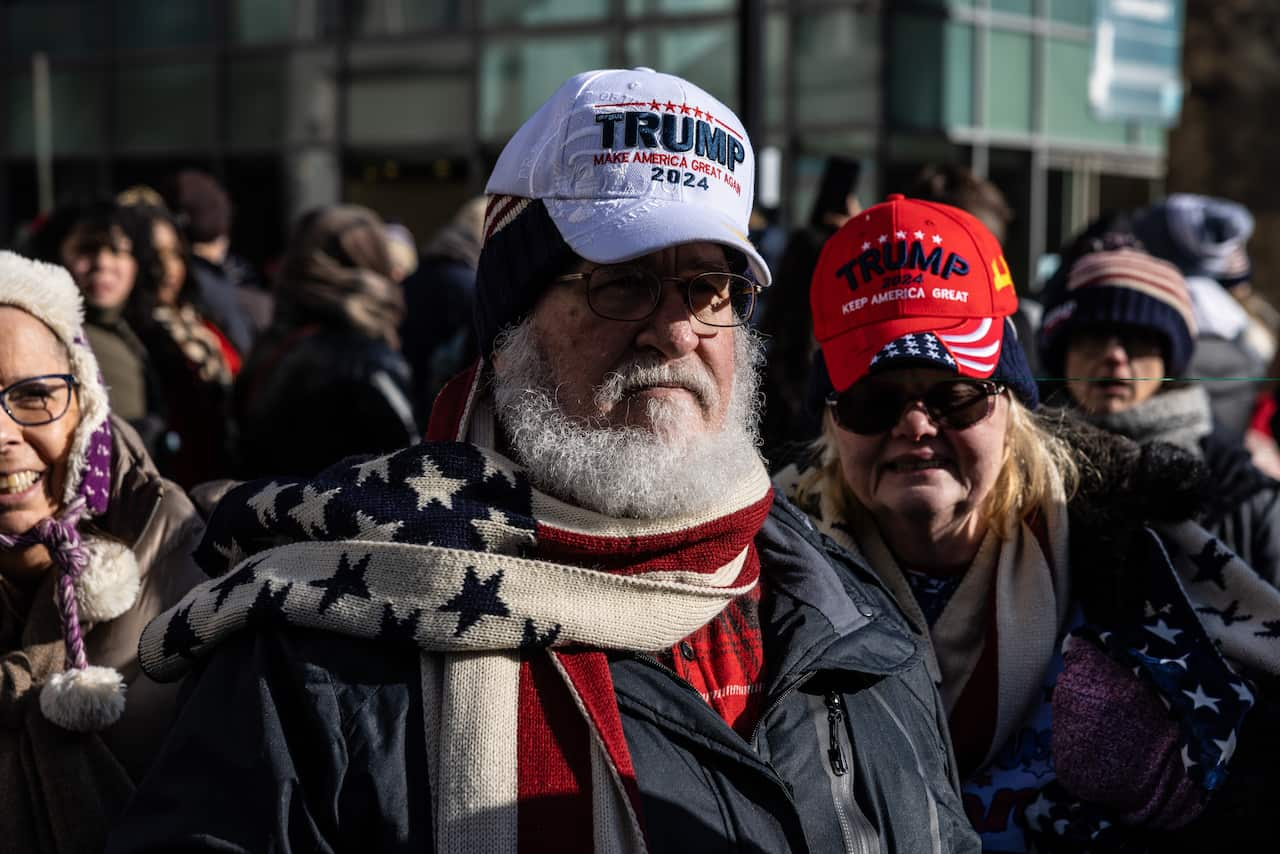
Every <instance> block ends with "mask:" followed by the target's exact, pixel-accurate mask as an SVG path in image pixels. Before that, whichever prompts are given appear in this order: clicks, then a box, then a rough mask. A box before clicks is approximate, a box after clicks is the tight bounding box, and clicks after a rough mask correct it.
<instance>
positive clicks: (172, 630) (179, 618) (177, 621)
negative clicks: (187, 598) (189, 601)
mask: <svg viewBox="0 0 1280 854" xmlns="http://www.w3.org/2000/svg"><path fill="white" fill-rule="evenodd" d="M191 608H192V606H191V605H188V606H187V607H185V608H179V609H177V610H176V611H174V614H173V619H172V620H170V621H169V625H168V626H167V627H166V628H165V630H164V652H165V655H175V654H176V655H180V656H182V657H183V658H194V657H195V656H193V655H192V651H193V650H195V648H196V647H197V646H199V645H200V636H199V635H197V634H196V630H195V627H194V626H192V625H191Z"/></svg>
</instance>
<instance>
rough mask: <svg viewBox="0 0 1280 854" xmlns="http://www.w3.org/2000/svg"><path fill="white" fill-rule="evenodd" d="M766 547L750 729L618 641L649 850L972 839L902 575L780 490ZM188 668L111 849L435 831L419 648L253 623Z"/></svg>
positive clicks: (361, 845) (377, 847) (916, 844)
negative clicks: (901, 589)
mask: <svg viewBox="0 0 1280 854" xmlns="http://www.w3.org/2000/svg"><path fill="white" fill-rule="evenodd" d="M756 544H757V546H758V548H759V550H760V558H761V564H762V567H763V570H764V575H765V580H764V583H765V598H764V601H763V603H762V605H761V623H762V629H763V633H764V647H765V660H766V663H767V669H768V672H769V674H770V684H769V687H768V693H767V700H766V702H765V705H764V709H765V711H764V713H763V716H762V719H761V722H760V724H759V725H758V726H757V728H756V731H755V733H754V735H753V738H752V739H751V742H750V743H748V742H746V741H744V740H743V739H742V738H741V737H739V736H738V735H737V734H736V733H735V732H734V731H733V730H732V729H731V728H730V727H729V726H728V725H727V724H726V723H725V722H724V720H723V719H721V718H720V717H719V715H717V714H716V713H715V712H714V711H713V710H712V709H711V707H710V706H708V705H707V704H706V703H705V702H704V701H703V700H702V698H701V697H700V696H698V695H697V694H696V693H695V692H694V691H692V690H691V689H690V686H689V685H688V684H687V683H684V682H682V681H681V680H680V679H679V678H678V677H676V676H675V674H674V673H673V672H672V671H670V670H669V669H667V668H665V667H663V666H662V665H660V664H658V663H657V662H656V661H655V660H653V659H651V658H648V657H644V656H638V655H628V654H618V655H614V656H612V657H611V671H612V676H613V681H614V686H615V689H616V693H617V698H618V707H619V710H620V711H621V715H622V723H623V728H624V730H625V732H626V737H627V743H628V745H629V747H630V751H631V756H632V760H633V762H634V763H635V769H636V777H637V780H638V782H639V786H640V790H641V794H642V814H643V821H644V825H645V830H646V835H647V839H648V842H649V850H651V851H653V852H674V851H698V852H729V851H735V852H761V854H763V852H792V851H795V852H801V851H805V852H807V851H813V852H827V851H831V852H885V854H889V853H890V852H953V851H977V850H978V847H979V846H978V840H977V837H976V836H975V835H974V834H973V832H972V831H971V830H970V829H969V827H968V823H967V821H966V819H965V817H964V815H963V812H962V811H961V807H960V801H959V797H958V795H957V787H956V783H955V781H954V768H953V765H952V760H951V755H950V748H949V745H948V743H947V741H946V738H945V736H944V735H943V734H942V730H941V729H940V728H941V727H942V726H943V723H942V721H943V714H942V708H941V703H940V701H939V698H938V695H937V693H936V691H935V690H934V687H933V685H932V682H931V680H930V679H929V676H928V674H927V673H926V671H925V668H924V665H923V663H922V660H921V657H920V653H919V651H918V649H917V647H916V644H915V643H914V641H912V639H911V637H910V635H909V632H908V630H907V629H906V627H905V624H904V623H903V621H902V618H901V616H900V615H899V613H898V611H897V608H896V606H894V605H893V603H892V600H891V599H890V597H889V595H888V593H887V592H885V591H884V589H883V588H882V587H880V586H879V583H878V582H877V581H875V580H874V577H873V576H872V575H871V573H870V571H869V570H867V569H866V568H865V567H863V566H860V565H858V564H855V563H854V562H853V559H852V558H851V557H850V556H849V555H848V554H847V553H845V552H843V551H842V550H840V549H839V548H838V547H837V546H835V545H834V544H833V543H831V542H830V541H827V540H824V539H823V538H820V537H819V535H818V534H816V533H815V532H814V531H813V529H812V528H811V527H810V526H809V523H808V521H807V520H806V519H805V518H804V517H803V516H802V515H801V514H800V513H799V511H797V510H795V508H793V507H791V505H789V504H788V503H786V502H785V500H783V499H778V500H777V502H775V505H774V508H773V511H772V513H771V514H770V517H769V520H768V521H767V522H766V524H765V526H764V528H763V529H762V531H761V533H760V535H759V536H758V537H757V540H756ZM832 561H834V562H835V563H836V564H838V565H839V566H840V567H841V571H839V572H837V571H836V570H835V569H833V566H832ZM191 683H192V684H189V686H188V689H189V690H188V697H187V699H186V703H185V706H184V707H183V709H182V711H181V713H180V715H179V718H178V721H177V724H176V727H175V729H174V731H173V733H172V735H171V736H170V738H169V740H168V741H167V743H166V745H165V748H164V751H163V753H162V756H161V758H160V760H159V761H158V763H157V765H156V766H155V768H154V770H153V772H152V773H151V775H150V776H149V777H148V778H147V780H146V781H145V782H144V783H143V785H142V787H141V788H140V789H139V790H138V794H137V796H136V798H135V799H134V801H133V803H132V805H131V807H130V808H129V810H128V812H127V814H126V816H125V818H124V820H123V821H122V822H121V824H120V825H119V826H118V828H117V830H116V832H115V834H114V836H113V837H112V841H111V844H110V846H109V848H108V850H109V851H111V852H115V854H125V852H141V851H174V850H183V851H194V850H201V851H220V852H241V851H245V852H247V851H268V850H270V851H276V852H290V851H293V852H304V851H305V852H311V851H346V850H352V851H354V850H362V851H380V852H387V851H405V852H409V851H413V852H425V851H430V850H432V834H431V815H430V811H429V805H430V803H431V798H430V796H429V793H428V791H427V785H428V774H427V768H426V766H425V760H424V746H423V732H422V719H423V718H422V707H421V703H422V691H421V687H420V683H419V654H418V651H417V649H416V648H413V647H393V646H388V645H386V644H379V643H376V642H372V641H362V640H353V639H350V638H346V637H340V636H337V635H331V634H322V633H318V632H314V631H309V630H300V629H297V630H295V629H283V630H260V631H257V632H245V633H243V634H242V635H241V636H239V637H238V638H235V639H233V640H232V641H230V642H228V643H227V644H226V645H225V646H223V647H221V648H220V649H219V651H218V652H217V653H215V654H214V656H213V657H212V658H211V659H210V660H209V662H208V664H207V665H206V666H205V667H204V668H203V670H202V671H199V672H198V674H197V675H196V676H194V677H193V678H192V680H191ZM833 739H834V743H833ZM842 763H843V767H844V768H845V769H846V770H845V772H844V773H837V771H836V770H835V769H837V768H840V767H841V765H842ZM548 847H549V848H550V847H554V846H548Z"/></svg>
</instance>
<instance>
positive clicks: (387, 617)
mask: <svg viewBox="0 0 1280 854" xmlns="http://www.w3.org/2000/svg"><path fill="white" fill-rule="evenodd" d="M421 619H422V609H421V608H414V609H413V610H412V611H410V612H409V613H408V614H407V615H405V616H404V617H403V618H401V617H397V616H396V609H395V608H393V607H391V603H390V602H385V603H383V605H382V622H381V623H379V625H378V640H384V641H399V642H404V643H409V644H412V643H416V642H417V634H418V621H419V620H421Z"/></svg>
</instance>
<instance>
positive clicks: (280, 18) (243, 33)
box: [231, 0, 293, 44]
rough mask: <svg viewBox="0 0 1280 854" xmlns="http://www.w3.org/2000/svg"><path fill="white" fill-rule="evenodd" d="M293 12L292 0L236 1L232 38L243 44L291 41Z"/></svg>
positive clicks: (233, 10)
mask: <svg viewBox="0 0 1280 854" xmlns="http://www.w3.org/2000/svg"><path fill="white" fill-rule="evenodd" d="M292 12H293V0H235V6H234V7H233V9H232V24H231V38H232V40H233V41H237V42H240V43H241V44H258V43H261V42H275V41H288V40H289V38H290V37H291V36H292V35H293V14H292Z"/></svg>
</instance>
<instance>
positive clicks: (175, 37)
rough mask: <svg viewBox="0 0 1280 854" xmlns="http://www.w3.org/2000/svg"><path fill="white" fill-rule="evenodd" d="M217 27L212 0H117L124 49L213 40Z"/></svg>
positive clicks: (118, 27)
mask: <svg viewBox="0 0 1280 854" xmlns="http://www.w3.org/2000/svg"><path fill="white" fill-rule="evenodd" d="M215 29H216V28H215V26H214V18H213V3H211V2H210V0H165V2H163V3H156V2H154V0H115V37H116V43H117V45H118V46H119V47H120V49H122V50H139V49H146V48H166V47H168V48H172V47H184V46H187V45H198V44H210V43H212V42H213V40H214V33H215Z"/></svg>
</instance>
